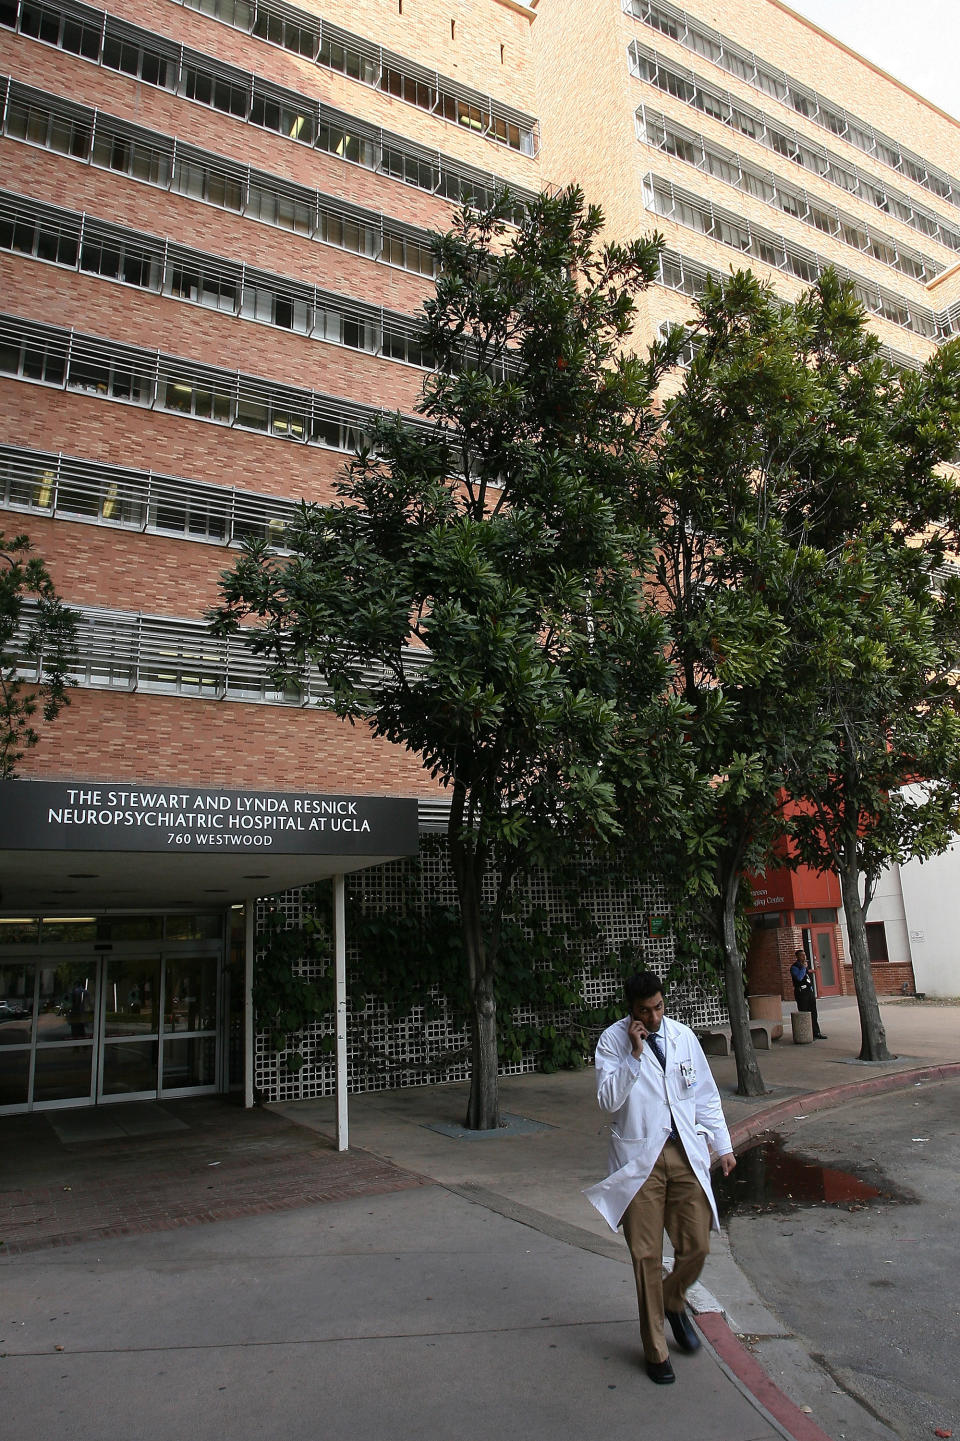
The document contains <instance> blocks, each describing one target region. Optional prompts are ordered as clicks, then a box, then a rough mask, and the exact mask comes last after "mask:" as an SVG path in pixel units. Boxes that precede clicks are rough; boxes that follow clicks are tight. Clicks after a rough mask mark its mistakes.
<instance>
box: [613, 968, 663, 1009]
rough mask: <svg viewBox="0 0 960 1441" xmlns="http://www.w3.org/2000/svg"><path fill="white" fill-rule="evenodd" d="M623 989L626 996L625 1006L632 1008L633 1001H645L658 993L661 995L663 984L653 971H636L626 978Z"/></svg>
mask: <svg viewBox="0 0 960 1441" xmlns="http://www.w3.org/2000/svg"><path fill="white" fill-rule="evenodd" d="M623 989H624V991H625V992H626V995H627V1005H628V1006H632V1005H633V1003H634V1001H646V1000H648V999H649V997H650V996H655V995H656V994H657V992H658V991H659V992H660V993H661V995H662V994H663V982H662V981H661V979H660V977H659V976H657V975H654V973H653V971H637V972H635V974H634V975H632V976H628V977H627V980H626V981H625V982H624V986H623Z"/></svg>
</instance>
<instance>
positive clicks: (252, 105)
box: [0, 0, 535, 214]
mask: <svg viewBox="0 0 960 1441" xmlns="http://www.w3.org/2000/svg"><path fill="white" fill-rule="evenodd" d="M75 8H77V9H82V10H83V12H84V14H86V13H88V11H87V7H83V6H76V7H75ZM304 13H305V14H306V12H304ZM89 16H90V25H91V27H93V28H91V30H90V33H91V35H95V37H96V41H97V48H96V53H90V55H89V56H86V58H89V59H90V60H93V61H98V60H99V62H100V63H101V64H103V65H106V66H108V67H109V68H110V69H114V70H118V71H120V72H121V73H123V74H126V75H130V76H131V77H132V78H134V79H137V80H140V81H142V82H143V83H144V84H147V85H156V86H160V87H162V88H163V89H166V90H171V91H176V92H177V93H179V94H181V95H183V96H184V97H185V98H187V99H189V100H193V101H195V102H197V103H198V104H201V105H209V106H210V107H211V108H213V109H215V110H220V111H222V112H223V113H224V114H227V115H232V116H234V117H235V118H237V119H240V120H244V121H246V122H248V123H250V124H254V125H258V126H262V127H264V128H265V129H268V130H272V131H274V132H275V133H277V134H280V135H283V136H285V137H286V138H287V139H290V140H296V141H298V142H299V143H301V144H306V145H316V147H317V148H319V149H322V150H326V151H328V152H329V153H331V154H335V155H337V156H339V157H340V158H341V159H343V160H348V161H351V162H353V163H355V164H360V165H364V166H366V167H367V168H368V169H371V170H376V169H378V168H380V155H381V152H382V150H383V149H384V147H385V146H387V147H389V148H392V149H393V150H399V151H401V152H402V153H403V154H404V155H405V156H406V158H407V161H408V162H409V168H408V173H406V174H404V175H403V177H402V178H403V179H404V181H405V183H406V184H410V185H417V186H419V187H420V188H423V189H429V190H432V191H437V192H439V193H440V194H448V195H450V198H452V199H454V200H457V201H460V200H463V199H465V198H466V197H468V196H469V195H470V194H471V193H474V192H476V191H477V189H478V186H477V183H476V182H475V181H474V180H473V178H472V175H471V174H470V172H469V167H466V166H462V165H461V164H459V163H458V162H457V161H454V160H452V159H449V160H448V159H447V157H442V170H443V172H444V173H445V174H446V175H447V176H448V177H453V178H454V182H455V193H454V192H452V191H450V190H448V189H445V188H444V186H443V185H442V184H441V183H440V175H439V173H438V169H437V167H436V166H434V165H430V164H428V165H427V167H426V169H424V168H423V165H422V161H423V159H424V156H423V154H422V153H421V152H420V151H419V150H418V148H417V147H416V146H415V143H414V142H412V141H405V140H404V139H403V137H401V136H387V135H385V134H384V132H382V131H380V130H379V129H378V128H377V127H375V126H366V125H364V123H363V122H362V121H354V120H352V119H351V118H349V117H346V116H340V115H339V114H338V112H336V111H334V110H332V109H331V108H330V107H328V106H324V105H321V104H320V103H319V102H318V101H316V100H314V99H312V98H311V97H310V96H307V95H300V94H297V93H296V92H294V91H284V90H281V89H280V87H278V86H275V85H270V84H268V83H267V82H265V81H262V80H260V79H259V78H258V77H257V76H255V75H254V74H252V73H250V72H245V71H241V70H237V69H235V68H234V67H232V66H229V65H226V64H222V63H221V62H219V61H217V60H215V59H213V58H212V57H208V56H204V55H200V54H197V53H196V52H193V51H185V50H183V49H181V47H179V46H176V45H173V44H172V43H171V42H170V41H168V40H166V39H165V38H164V37H163V36H160V35H154V34H152V33H151V32H150V31H147V30H140V29H138V28H137V27H134V26H131V25H129V24H126V23H125V22H117V21H115V20H114V19H113V17H111V16H109V15H107V16H104V14H103V12H102V11H98V10H94V9H92V8H90V9H89ZM308 18H310V17H308ZM61 19H63V23H62V24H61ZM70 23H72V22H71V21H70V17H62V16H61V12H60V11H59V10H58V9H57V8H56V6H55V5H54V4H52V3H51V4H49V5H48V6H38V5H35V4H31V3H26V0H21V4H20V5H19V6H17V5H16V4H11V3H9V0H8V3H7V4H6V5H5V6H4V7H3V8H0V25H3V26H6V27H7V28H8V29H17V30H20V31H21V32H22V33H23V34H26V35H30V36H32V37H33V38H36V39H42V40H43V41H45V42H46V43H48V44H51V45H56V46H58V47H59V48H61V49H71V47H72V46H73V40H72V39H71V37H72V36H73V31H72V30H71V29H70ZM101 27H102V29H101ZM242 28H244V29H248V28H249V27H248V26H246V25H244V26H243V27H242ZM37 32H41V33H37ZM68 42H69V43H68ZM77 43H78V44H79V42H77ZM89 43H90V46H92V40H91V41H90V42H89ZM361 43H362V42H361ZM88 48H89V46H88ZM74 53H79V52H76V51H75V47H74ZM84 53H85V52H84ZM377 75H378V80H377V83H379V66H378V69H377ZM451 84H452V82H451ZM478 99H479V100H481V101H482V100H483V99H484V97H482V96H480V97H478ZM432 113H433V114H442V115H443V116H444V117H445V118H446V119H450V120H452V121H454V123H456V124H459V125H466V126H468V127H469V128H471V129H476V128H479V130H480V131H482V132H483V133H485V134H489V135H490V137H491V138H492V139H493V140H495V141H500V142H501V143H504V144H507V145H510V146H513V145H514V141H515V140H517V141H518V142H519V146H518V148H519V149H520V150H521V151H522V153H524V154H530V155H532V154H533V153H534V151H535V140H534V133H533V131H532V130H527V129H524V128H523V127H522V124H521V123H520V122H519V120H518V119H517V114H518V113H517V112H507V110H506V107H496V106H495V105H494V104H493V102H489V101H488V102H487V105H486V108H484V106H483V105H477V104H475V103H474V102H472V101H470V100H466V99H463V98H460V97H458V96H453V95H449V94H447V93H446V92H442V93H438V96H437V101H436V103H435V104H433V105H432ZM494 114H496V115H497V116H498V117H499V120H501V121H502V122H503V123H502V124H497V125H496V126H494V125H493V123H492V117H493V116H494ZM418 162H420V163H418ZM391 173H392V172H391ZM449 183H451V182H450V181H448V184H449ZM483 184H485V185H486V188H487V191H488V193H489V194H491V195H492V193H493V192H494V191H495V190H497V189H499V188H502V186H503V182H502V181H499V179H498V178H497V177H495V176H489V177H487V178H486V179H485V181H484V182H483ZM510 189H511V193H512V194H513V196H514V198H515V200H516V204H517V211H518V214H522V213H523V210H524V206H525V203H526V202H527V201H529V200H531V199H532V198H533V197H532V193H531V192H524V191H523V190H522V189H521V188H520V187H518V186H511V187H510Z"/></svg>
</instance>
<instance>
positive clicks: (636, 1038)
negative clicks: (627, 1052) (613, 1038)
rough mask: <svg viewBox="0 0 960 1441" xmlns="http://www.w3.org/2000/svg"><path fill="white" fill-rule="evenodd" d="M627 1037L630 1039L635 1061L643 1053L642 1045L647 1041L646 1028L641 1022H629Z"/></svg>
mask: <svg viewBox="0 0 960 1441" xmlns="http://www.w3.org/2000/svg"><path fill="white" fill-rule="evenodd" d="M627 1035H628V1036H629V1037H630V1045H631V1047H632V1048H633V1054H634V1055H635V1056H636V1058H637V1060H639V1059H640V1056H641V1054H642V1052H643V1043H644V1041H645V1040H646V1039H647V1028H646V1026H645V1025H644V1024H643V1022H642V1021H631V1022H630V1024H629V1025H628V1026H627Z"/></svg>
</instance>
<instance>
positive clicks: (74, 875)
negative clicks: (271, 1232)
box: [67, 871, 100, 881]
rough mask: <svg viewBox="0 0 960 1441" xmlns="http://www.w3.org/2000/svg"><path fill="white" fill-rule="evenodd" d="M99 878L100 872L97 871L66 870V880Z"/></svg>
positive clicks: (92, 879) (94, 879)
mask: <svg viewBox="0 0 960 1441" xmlns="http://www.w3.org/2000/svg"><path fill="white" fill-rule="evenodd" d="M99 879H100V873H99V871H68V872H67V880H68V881H98V880H99Z"/></svg>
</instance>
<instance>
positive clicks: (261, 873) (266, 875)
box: [243, 871, 270, 881]
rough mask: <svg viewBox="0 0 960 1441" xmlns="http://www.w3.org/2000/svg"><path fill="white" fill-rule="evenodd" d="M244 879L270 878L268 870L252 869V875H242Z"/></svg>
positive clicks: (263, 879)
mask: <svg viewBox="0 0 960 1441" xmlns="http://www.w3.org/2000/svg"><path fill="white" fill-rule="evenodd" d="M243 879H244V880H245V881H267V880H269V879H270V872H269V871H254V873H253V875H252V876H244V878H243Z"/></svg>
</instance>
